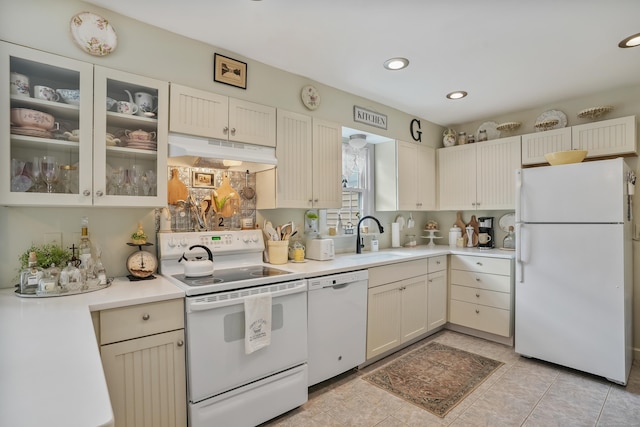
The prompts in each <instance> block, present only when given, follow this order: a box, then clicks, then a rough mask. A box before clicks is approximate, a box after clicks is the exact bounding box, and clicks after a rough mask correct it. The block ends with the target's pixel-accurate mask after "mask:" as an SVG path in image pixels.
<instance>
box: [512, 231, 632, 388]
mask: <svg viewBox="0 0 640 427" xmlns="http://www.w3.org/2000/svg"><path fill="white" fill-rule="evenodd" d="M623 228H624V227H623V226H622V225H613V224H604V225H559V224H519V225H518V240H519V241H518V244H519V247H518V250H517V253H516V285H515V299H516V309H515V319H516V322H515V350H516V352H517V353H519V354H522V355H525V356H530V357H535V358H538V359H542V360H546V361H549V362H553V363H557V364H559V365H563V366H568V367H570V368H574V369H578V370H581V371H585V372H589V373H592V374H595V375H600V376H603V377H606V378H609V379H611V380H613V381H616V382H620V383H625V382H626V379H627V375H628V372H629V368H630V357H629V356H630V342H629V338H630V334H629V333H628V331H630V326H631V325H630V323H631V320H630V316H628V315H626V314H625V313H628V311H627V312H626V311H625V308H627V309H628V308H629V307H628V304H627V303H628V301H625V299H630V293H627V295H625V267H624V264H625V253H624V252H625V249H624V242H623V232H624V231H623ZM627 286H629V284H627ZM629 287H630V286H629ZM625 297H626V298H625Z"/></svg>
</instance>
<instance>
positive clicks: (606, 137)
mask: <svg viewBox="0 0 640 427" xmlns="http://www.w3.org/2000/svg"><path fill="white" fill-rule="evenodd" d="M571 140H572V144H571V147H572V148H573V149H574V150H576V149H579V150H587V151H588V154H587V157H601V156H613V155H616V154H636V153H637V152H638V147H637V138H636V117H635V116H630V117H622V118H620V119H612V120H603V121H600V122H593V123H587V124H584V125H578V126H574V127H573V128H572V130H571Z"/></svg>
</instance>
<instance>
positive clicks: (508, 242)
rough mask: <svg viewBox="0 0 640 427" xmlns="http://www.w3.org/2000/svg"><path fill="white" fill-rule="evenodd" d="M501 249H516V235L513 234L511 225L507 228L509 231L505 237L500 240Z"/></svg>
mask: <svg viewBox="0 0 640 427" xmlns="http://www.w3.org/2000/svg"><path fill="white" fill-rule="evenodd" d="M502 247H503V248H504V249H515V248H516V235H515V233H514V232H513V226H512V225H510V226H509V231H508V232H507V235H506V236H505V238H504V239H503V240H502Z"/></svg>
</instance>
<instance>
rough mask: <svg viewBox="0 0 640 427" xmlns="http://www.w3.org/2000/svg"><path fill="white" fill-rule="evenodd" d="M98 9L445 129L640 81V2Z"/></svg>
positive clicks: (111, 0) (389, 1)
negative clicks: (397, 66) (401, 62)
mask: <svg viewBox="0 0 640 427" xmlns="http://www.w3.org/2000/svg"><path fill="white" fill-rule="evenodd" d="M88 2H89V3H93V4H96V5H99V6H101V7H104V8H106V9H110V10H113V11H115V12H118V13H120V14H123V15H126V16H129V17H132V18H135V19H138V20H140V21H144V22H147V23H149V24H151V25H155V26H157V27H161V28H164V29H166V30H169V31H172V32H175V33H178V34H182V35H184V36H187V37H190V38H193V39H197V40H201V41H204V42H206V43H209V44H211V45H214V46H218V47H221V48H224V49H226V50H229V51H232V52H237V53H238V54H239V55H242V56H245V57H247V58H251V59H253V60H257V61H260V62H263V63H265V64H268V65H271V66H274V67H277V68H281V69H284V70H287V71H290V72H292V73H295V74H299V75H302V76H306V77H308V78H310V79H313V80H316V81H318V82H321V83H324V84H326V85H329V86H333V87H335V88H338V89H341V90H344V91H346V92H350V93H353V94H356V95H359V96H362V97H365V98H368V99H371V100H374V101H377V102H380V103H382V104H385V105H388V106H391V107H394V108H397V109H398V110H401V111H404V112H406V113H408V114H411V115H415V116H418V117H421V118H424V119H427V120H430V121H432V122H434V123H438V124H441V125H449V124H456V123H465V122H470V121H475V120H483V119H491V118H492V117H493V116H496V115H501V114H505V113H508V112H512V111H519V110H524V109H529V108H535V107H537V106H540V105H545V104H549V103H553V102H556V101H560V100H565V99H570V98H573V97H578V96H582V95H588V94H591V93H596V92H600V91H603V90H607V89H610V88H617V87H622V86H628V85H637V84H640V47H636V48H631V49H620V48H618V42H619V41H620V40H622V39H624V38H625V37H627V36H629V35H632V34H635V33H638V32H640V0H606V1H605V0H536V1H532V0H528V1H518V0H317V1H313V2H312V1H309V0H263V1H252V0H180V1H177V0H135V1H131V0H89V1H88ZM395 56H403V57H406V58H408V59H409V60H410V65H409V67H408V68H407V69H405V70H401V71H387V70H385V69H383V68H382V63H383V62H384V61H385V60H387V59H389V58H391V57H395ZM454 90H465V91H467V92H469V96H468V97H467V98H465V99H462V100H457V101H450V100H447V99H446V98H445V95H446V94H447V93H448V92H451V91H454ZM586 107H588V106H585V108H586Z"/></svg>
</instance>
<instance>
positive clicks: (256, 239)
mask: <svg viewBox="0 0 640 427" xmlns="http://www.w3.org/2000/svg"><path fill="white" fill-rule="evenodd" d="M259 240H260V239H259V238H258V235H257V234H252V235H251V241H252V242H253V243H258V241H259Z"/></svg>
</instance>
